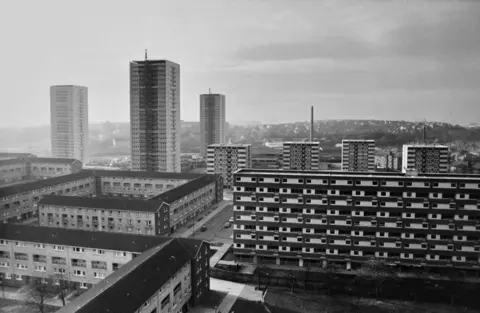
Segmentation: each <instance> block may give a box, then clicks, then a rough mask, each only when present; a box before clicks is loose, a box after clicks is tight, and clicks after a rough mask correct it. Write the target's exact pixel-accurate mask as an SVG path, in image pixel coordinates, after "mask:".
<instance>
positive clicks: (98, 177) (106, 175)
mask: <svg viewBox="0 0 480 313" xmlns="http://www.w3.org/2000/svg"><path fill="white" fill-rule="evenodd" d="M45 195H51V196H71V197H90V198H91V197H97V198H107V199H108V198H109V199H113V200H112V201H114V200H115V199H119V198H121V199H133V200H141V201H157V202H161V204H162V205H164V206H167V207H168V210H169V214H167V215H168V216H169V221H168V223H169V229H172V227H174V228H175V227H176V226H175V225H177V224H178V223H185V222H186V220H187V218H188V217H189V216H190V214H193V212H198V210H203V209H204V208H205V206H208V205H209V204H211V203H217V202H220V201H222V200H223V181H222V178H221V177H220V176H219V175H206V174H189V173H159V172H131V171H101V170H83V171H81V172H78V173H75V174H70V175H64V176H60V177H54V178H49V179H44V180H40V181H35V182H30V183H24V184H19V185H16V186H10V187H4V188H0V220H3V221H7V222H13V221H16V220H19V219H25V218H29V217H32V216H37V215H36V214H37V213H38V207H37V203H38V202H39V201H40V200H41V199H42V198H43V196H45ZM50 199H51V198H50ZM187 200H188V201H187ZM72 201H73V200H72ZM79 201H80V202H79V204H81V203H82V202H81V201H82V200H81V199H79ZM88 201H92V200H88ZM112 203H113V202H112ZM44 204H45V205H46V206H48V204H47V203H44ZM51 204H52V205H55V202H52V203H51ZM98 205H99V206H100V208H99V209H101V206H103V205H104V204H98ZM108 207H112V205H109V206H107V208H108ZM140 207H141V206H140ZM79 208H81V206H80V207H79ZM190 210H191V212H190ZM45 213H48V212H45ZM56 213H57V212H56ZM76 218H77V217H76V214H75V218H72V217H71V215H69V222H68V225H71V224H72V222H71V221H70V219H74V220H75V221H77V219H76ZM54 219H55V221H54V223H55V225H51V226H58V225H56V222H57V221H58V220H61V222H62V223H61V224H62V225H63V219H62V216H61V215H60V216H57V215H55V216H54ZM59 225H60V224H59ZM83 225H86V223H84V224H83ZM89 225H90V228H88V229H94V228H93V227H92V224H89ZM65 226H66V225H65ZM107 226H108V225H107ZM84 227H85V226H84ZM136 231H137V230H136Z"/></svg>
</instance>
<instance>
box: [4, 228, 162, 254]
mask: <svg viewBox="0 0 480 313" xmlns="http://www.w3.org/2000/svg"><path fill="white" fill-rule="evenodd" d="M0 238H1V239H5V240H10V241H25V242H37V243H45V244H53V245H62V246H74V247H85V248H93V249H104V250H115V251H128V252H135V253H142V252H144V251H146V250H148V249H150V248H152V247H154V246H157V245H159V244H162V243H164V242H165V241H167V240H169V238H167V237H160V236H147V235H137V234H126V233H117V232H103V231H88V230H81V229H69V228H57V227H45V226H31V225H22V224H0Z"/></svg>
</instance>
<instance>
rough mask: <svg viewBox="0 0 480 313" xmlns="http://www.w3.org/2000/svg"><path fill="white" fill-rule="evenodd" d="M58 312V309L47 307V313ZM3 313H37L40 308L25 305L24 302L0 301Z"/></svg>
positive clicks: (0, 308)
mask: <svg viewBox="0 0 480 313" xmlns="http://www.w3.org/2000/svg"><path fill="white" fill-rule="evenodd" d="M56 311H58V308H57V307H52V306H48V305H46V306H45V313H53V312H56ZM0 312H1V313H37V312H39V310H38V307H37V306H36V305H35V304H29V303H25V302H23V301H14V300H9V299H0Z"/></svg>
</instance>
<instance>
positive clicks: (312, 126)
mask: <svg viewBox="0 0 480 313" xmlns="http://www.w3.org/2000/svg"><path fill="white" fill-rule="evenodd" d="M314 127H315V125H314V121H313V106H312V107H311V108H310V142H312V141H313V130H314Z"/></svg>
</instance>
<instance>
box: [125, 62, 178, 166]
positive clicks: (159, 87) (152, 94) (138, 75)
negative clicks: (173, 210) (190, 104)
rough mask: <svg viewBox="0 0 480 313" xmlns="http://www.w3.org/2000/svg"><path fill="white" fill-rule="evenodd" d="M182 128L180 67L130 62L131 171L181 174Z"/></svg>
mask: <svg viewBox="0 0 480 313" xmlns="http://www.w3.org/2000/svg"><path fill="white" fill-rule="evenodd" d="M180 126H181V125H180V65H178V64H176V63H173V62H170V61H167V60H147V59H146V60H145V61H132V62H130V130H131V156H132V169H133V170H134V171H152V172H177V173H178V172H180V166H181V165H180Z"/></svg>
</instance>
